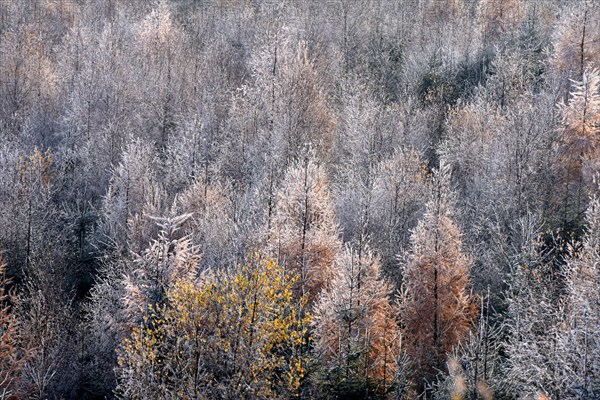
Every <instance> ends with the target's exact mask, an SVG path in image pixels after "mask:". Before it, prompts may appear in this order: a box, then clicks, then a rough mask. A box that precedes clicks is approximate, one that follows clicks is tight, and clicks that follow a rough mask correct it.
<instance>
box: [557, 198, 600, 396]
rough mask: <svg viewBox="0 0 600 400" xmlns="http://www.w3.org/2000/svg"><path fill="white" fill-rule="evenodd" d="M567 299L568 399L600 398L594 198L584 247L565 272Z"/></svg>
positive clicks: (563, 343) (599, 260) (564, 355)
mask: <svg viewBox="0 0 600 400" xmlns="http://www.w3.org/2000/svg"><path fill="white" fill-rule="evenodd" d="M564 271H565V278H566V291H567V296H566V299H565V303H566V304H565V308H564V311H565V314H564V316H563V318H564V322H562V324H561V326H560V327H559V332H560V333H559V335H560V339H559V347H560V348H561V355H560V356H559V358H560V360H561V362H562V363H561V365H562V366H563V368H564V370H565V373H566V375H567V376H568V377H569V378H570V379H569V380H567V381H566V382H565V383H566V385H568V386H567V387H566V388H565V390H564V392H563V395H562V396H563V397H564V398H573V399H575V398H578V399H593V398H595V397H598V396H599V395H600V203H599V202H598V198H593V199H592V201H591V202H590V205H589V207H588V210H587V213H586V232H585V237H584V239H583V243H582V244H581V247H580V248H578V249H576V248H573V249H571V254H570V255H569V257H568V258H567V261H566V265H565V268H564Z"/></svg>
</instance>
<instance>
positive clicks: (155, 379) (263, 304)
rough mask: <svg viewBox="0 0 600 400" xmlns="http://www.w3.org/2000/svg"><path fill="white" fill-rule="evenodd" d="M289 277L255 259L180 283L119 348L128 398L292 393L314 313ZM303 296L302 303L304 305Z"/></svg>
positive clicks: (301, 368) (282, 395) (283, 395)
mask: <svg viewBox="0 0 600 400" xmlns="http://www.w3.org/2000/svg"><path fill="white" fill-rule="evenodd" d="M294 281H295V279H293V278H290V277H289V275H288V274H287V273H286V272H285V271H284V269H283V267H281V266H280V265H279V264H277V263H276V262H274V261H272V260H269V259H264V258H261V257H260V256H259V255H255V256H253V257H251V258H250V259H249V260H248V261H247V262H246V263H245V264H244V265H242V266H239V267H236V268H234V269H233V270H232V271H230V272H226V271H216V272H209V273H207V274H205V275H203V276H201V277H200V278H199V279H197V280H194V281H192V280H189V279H187V280H185V279H184V280H180V281H179V282H178V283H177V284H175V285H174V286H173V287H172V288H171V289H170V290H168V291H167V301H166V305H165V306H163V307H155V308H154V309H152V310H151V312H150V313H149V315H148V317H146V318H145V319H144V323H143V324H142V326H140V327H139V328H136V329H134V331H133V333H132V336H131V337H130V338H129V339H126V340H125V341H124V342H123V344H122V345H121V347H120V348H119V350H118V355H119V369H118V374H119V376H120V385H119V387H118V392H120V393H121V394H123V395H124V396H126V397H128V398H237V399H242V398H252V399H256V398H291V397H294V396H295V394H296V393H297V392H298V389H299V387H300V382H301V379H302V378H303V376H304V374H305V371H304V365H305V364H306V360H305V356H304V353H303V352H302V351H301V347H302V346H304V345H305V343H304V341H305V337H306V336H307V327H308V323H309V320H310V316H309V315H306V316H304V317H301V316H300V313H299V304H298V302H297V301H296V300H295V299H294V296H293V294H292V288H293V286H294ZM304 301H305V300H304V299H302V300H301V302H300V306H302V303H304Z"/></svg>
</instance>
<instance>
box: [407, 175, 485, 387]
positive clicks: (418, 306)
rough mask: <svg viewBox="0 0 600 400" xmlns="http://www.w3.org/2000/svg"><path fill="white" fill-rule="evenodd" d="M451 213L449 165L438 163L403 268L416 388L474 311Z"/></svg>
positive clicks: (464, 330) (458, 337)
mask: <svg viewBox="0 0 600 400" xmlns="http://www.w3.org/2000/svg"><path fill="white" fill-rule="evenodd" d="M453 214H454V210H453V206H452V192H451V190H450V171H449V167H448V166H447V165H446V164H444V163H442V164H441V165H440V169H439V170H437V171H435V174H434V183H433V193H432V199H431V200H430V201H429V202H428V204H427V211H426V213H425V216H424V217H423V219H422V220H421V222H420V223H419V224H418V226H417V228H416V229H415V231H414V232H413V234H412V238H411V242H412V249H411V252H410V253H409V254H408V257H407V260H406V265H405V266H404V271H403V272H404V275H403V283H402V296H401V314H400V315H401V319H402V327H403V334H404V340H403V342H404V345H405V346H406V351H407V353H408V355H409V357H410V358H411V361H412V362H413V364H414V371H415V378H416V380H417V384H418V386H419V388H421V389H423V388H424V386H425V385H424V384H425V382H426V381H427V380H429V379H431V378H432V377H433V376H434V374H435V371H436V369H440V368H442V367H443V365H444V362H445V360H446V357H447V356H448V355H449V354H450V352H451V351H452V350H453V348H454V347H455V346H456V345H457V344H458V343H459V342H460V341H461V340H463V339H464V338H465V337H466V335H467V333H468V332H469V330H470V329H471V327H472V323H473V320H474V318H475V316H476V313H477V306H476V301H475V298H474V296H473V295H472V294H471V292H470V289H469V286H470V283H469V282H470V278H469V271H470V269H471V266H472V261H471V258H470V257H469V256H468V255H467V254H465V253H464V251H463V249H462V243H461V234H460V231H459V229H458V227H457V226H456V224H455V223H454V221H453V216H454V215H453Z"/></svg>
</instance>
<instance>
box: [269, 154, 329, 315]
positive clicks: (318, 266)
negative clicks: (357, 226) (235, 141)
mask: <svg viewBox="0 0 600 400" xmlns="http://www.w3.org/2000/svg"><path fill="white" fill-rule="evenodd" d="M269 241H270V246H271V248H272V250H273V252H274V254H275V255H276V256H277V258H278V260H279V262H280V263H281V264H282V265H284V266H285V267H286V269H287V270H288V271H290V273H291V274H292V275H293V276H297V277H298V279H297V281H296V284H295V288H294V289H295V292H296V295H297V296H298V297H302V296H306V297H307V300H308V303H309V304H312V303H313V302H314V300H315V299H316V298H317V296H318V294H319V292H320V291H321V290H322V289H323V288H325V287H326V286H327V285H328V284H329V282H330V280H331V277H332V272H333V263H334V260H335V257H336V254H337V253H338V251H339V249H340V247H341V244H340V239H339V237H338V227H337V224H336V217H335V211H334V206H333V202H332V200H331V197H330V193H329V188H328V182H327V177H326V175H325V171H324V170H323V168H322V167H321V166H319V165H318V164H317V163H316V160H315V159H314V158H313V156H312V155H310V154H307V155H306V156H305V157H304V158H303V159H302V160H299V161H298V162H296V163H295V164H293V165H292V166H291V167H290V168H289V169H288V171H287V172H286V176H285V179H284V184H283V187H282V188H281V189H280V191H279V193H278V196H277V206H276V211H275V217H274V223H273V229H272V231H271V232H270V238H269Z"/></svg>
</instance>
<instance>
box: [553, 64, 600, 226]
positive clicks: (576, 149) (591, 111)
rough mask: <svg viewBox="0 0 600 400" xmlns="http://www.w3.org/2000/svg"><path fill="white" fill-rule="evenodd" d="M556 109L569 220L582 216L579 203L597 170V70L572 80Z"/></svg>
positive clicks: (599, 96)
mask: <svg viewBox="0 0 600 400" xmlns="http://www.w3.org/2000/svg"><path fill="white" fill-rule="evenodd" d="M559 110H560V117H561V120H562V121H561V122H562V132H563V134H562V138H561V141H560V143H559V151H560V161H561V162H560V163H559V165H557V169H558V175H559V176H560V178H561V180H562V182H563V185H564V192H563V196H564V197H563V198H564V201H563V210H562V211H563V220H564V222H565V223H568V222H570V221H572V220H575V221H577V220H579V219H581V216H582V214H583V211H582V209H583V208H584V205H582V202H583V201H584V199H585V198H586V197H587V196H586V195H587V194H590V193H589V187H590V186H593V185H591V181H592V178H593V176H594V174H595V173H597V172H598V171H600V162H599V161H598V160H599V159H600V72H599V71H598V70H597V69H593V70H587V71H586V72H585V73H584V74H583V80H582V81H574V82H573V89H572V91H571V98H570V100H569V102H568V104H564V103H562V104H560V105H559ZM586 189H587V190H586ZM586 192H588V193H586Z"/></svg>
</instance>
